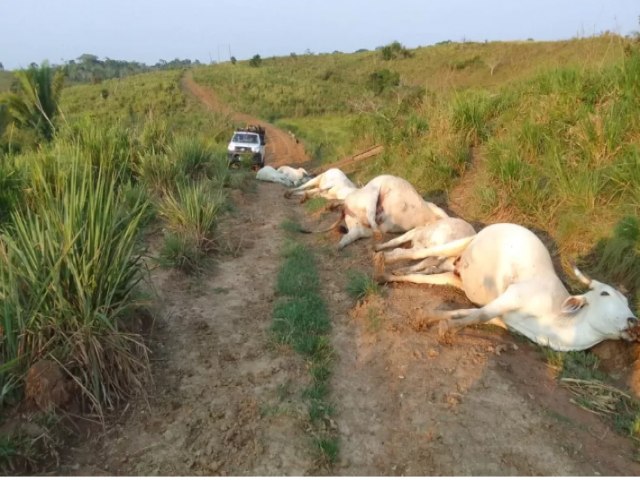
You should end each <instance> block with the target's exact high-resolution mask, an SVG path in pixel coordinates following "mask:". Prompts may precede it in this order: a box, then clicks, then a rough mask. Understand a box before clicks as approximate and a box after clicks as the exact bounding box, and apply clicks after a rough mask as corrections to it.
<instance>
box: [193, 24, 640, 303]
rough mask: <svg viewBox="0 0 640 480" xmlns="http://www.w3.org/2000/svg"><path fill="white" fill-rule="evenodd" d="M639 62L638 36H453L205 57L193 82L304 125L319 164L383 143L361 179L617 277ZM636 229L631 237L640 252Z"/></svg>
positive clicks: (632, 171)
mask: <svg viewBox="0 0 640 480" xmlns="http://www.w3.org/2000/svg"><path fill="white" fill-rule="evenodd" d="M639 61H640V47H639V46H638V44H637V42H636V41H634V40H633V39H628V38H621V37H618V36H615V35H603V36H599V37H592V38H583V39H574V40H570V41H563V42H509V43H507V42H488V43H446V44H442V45H436V46H431V47H424V48H417V49H414V50H411V51H410V55H408V56H398V57H397V58H395V59H392V60H384V59H383V56H382V55H381V52H380V51H369V52H360V53H355V54H351V55H345V54H333V55H304V56H291V57H283V58H273V59H266V60H264V62H263V64H262V66H260V67H257V68H256V67H252V66H250V65H249V64H248V63H246V62H239V63H237V64H236V65H232V64H222V65H216V66H213V67H205V68H202V69H199V70H198V71H197V72H196V74H195V78H196V80H198V81H199V82H201V83H203V84H205V85H209V86H211V87H213V88H215V90H216V92H218V94H219V95H220V96H221V97H223V98H224V99H225V100H226V101H228V102H229V103H231V104H232V105H234V106H235V107H236V108H238V109H241V110H243V111H248V112H251V113H254V114H256V115H260V116H262V117H263V118H265V119H269V120H274V121H276V122H277V123H278V124H280V125H282V126H283V127H286V128H288V129H289V130H291V131H293V132H295V133H296V135H297V136H298V137H299V138H300V139H301V141H303V142H305V144H306V146H307V147H308V150H309V152H310V153H311V154H312V155H313V156H314V158H315V159H316V160H317V161H320V162H331V161H334V160H336V159H339V158H340V157H342V156H345V155H347V154H349V153H355V152H357V151H358V150H360V149H362V148H366V147H368V146H371V145H373V144H383V145H384V146H385V151H384V154H383V155H381V156H379V157H377V158H376V159H375V160H374V161H372V162H369V163H367V164H366V166H364V168H361V169H360V170H359V171H358V172H357V173H356V174H355V175H356V178H357V179H358V180H359V181H366V180H368V179H370V178H371V177H372V176H374V175H377V174H380V173H392V174H396V175H400V176H402V177H405V178H408V179H411V182H412V183H413V184H414V185H415V186H416V187H417V188H418V189H419V190H421V191H422V192H423V193H424V194H425V196H427V197H429V198H433V199H437V200H439V201H440V200H441V201H444V202H452V204H451V207H452V208H454V210H455V211H456V212H457V213H458V214H459V215H461V216H464V217H465V218H467V219H470V220H476V221H480V222H485V223H490V222H495V221H513V222H518V223H522V224H524V225H526V226H529V227H531V228H534V229H536V230H538V231H541V232H544V233H545V234H547V236H548V237H549V238H553V239H554V240H555V241H556V245H555V246H554V252H555V253H560V254H562V256H563V258H565V259H566V258H568V257H578V258H582V259H583V262H584V263H585V268H586V269H587V270H589V271H591V272H595V273H601V274H604V276H605V277H607V278H606V280H614V279H615V280H619V279H620V278H619V277H620V276H616V275H612V271H613V270H616V269H623V265H621V264H619V265H617V266H615V267H613V268H610V269H609V270H608V272H604V271H603V270H602V269H597V268H596V267H597V265H596V264H595V263H594V261H593V260H594V253H597V252H598V251H600V250H601V249H602V248H604V245H605V244H606V243H607V242H613V243H616V242H617V240H616V239H615V238H613V236H614V233H613V232H614V227H615V226H616V225H618V224H620V222H623V223H625V222H627V223H629V222H631V223H633V222H635V221H636V220H635V219H637V216H638V213H639V211H640V210H639V209H640V198H639V197H638V192H640V178H639V177H638V172H639V171H640V169H639V168H638V167H639V166H640V159H639V157H638V153H639V150H638V146H637V145H638V140H639V138H640V125H639V123H638V118H640V117H639V115H638V114H639V113H640V107H639V105H640V103H639V102H638V100H639V91H638V81H637V80H638V75H640V70H639V67H640V64H639ZM466 173H469V176H467V177H466V178H467V180H466V182H463V181H462V179H463V177H464V176H465V174H466ZM619 230H620V229H619ZM636 230H637V229H636ZM636 230H634V229H633V228H631V229H626V231H627V234H628V235H627V237H628V238H626V240H625V242H626V244H627V247H626V248H627V251H629V252H630V251H633V252H635V253H634V255H637V252H638V251H639V250H640V237H638V236H637V235H636V236H634V235H633V232H635V231H636ZM623 243H624V242H623ZM631 246H632V248H631ZM610 248H612V247H610ZM613 277H615V278H613ZM639 287H640V284H638V283H636V282H635V281H634V282H633V283H632V284H628V285H627V288H629V289H630V290H631V291H637V289H638V288H639Z"/></svg>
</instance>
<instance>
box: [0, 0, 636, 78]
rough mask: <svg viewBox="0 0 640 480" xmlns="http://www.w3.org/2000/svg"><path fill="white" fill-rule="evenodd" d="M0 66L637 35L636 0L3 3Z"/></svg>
mask: <svg viewBox="0 0 640 480" xmlns="http://www.w3.org/2000/svg"><path fill="white" fill-rule="evenodd" d="M0 11H1V12H2V16H1V17H0V62H1V63H2V64H3V65H4V67H5V69H11V70H13V69H16V68H22V67H27V66H28V65H29V64H30V63H31V62H36V63H40V62H42V61H43V60H49V61H50V62H51V63H56V64H59V63H63V62H64V61H68V60H72V59H76V58H78V57H79V56H80V55H82V54H83V53H90V54H94V55H97V56H98V57H99V58H101V59H104V58H107V57H108V58H111V59H117V60H135V61H139V62H144V63H146V64H149V65H152V64H155V63H156V62H158V60H160V59H163V60H173V59H174V58H180V59H187V58H188V59H191V60H196V59H197V60H200V61H201V62H203V63H209V62H210V61H212V60H213V61H218V60H222V61H225V60H228V59H229V52H231V55H233V56H235V57H236V58H238V59H240V60H243V59H247V58H250V57H252V56H253V55H255V54H259V55H260V56H261V57H263V58H264V57H270V56H273V55H276V56H281V55H289V54H290V53H291V52H295V53H304V52H305V51H306V50H310V51H311V52H313V53H323V52H329V53H330V52H333V51H335V50H338V51H342V52H345V53H348V52H353V51H355V50H358V49H360V48H366V49H374V48H376V47H378V46H381V45H386V44H388V43H390V42H392V41H394V40H398V41H399V42H401V43H402V44H403V45H405V46H406V47H409V48H413V47H417V46H424V45H431V44H434V43H436V42H439V41H443V40H453V41H462V40H465V39H466V40H472V41H485V40H489V41H491V40H526V39H528V38H533V39H534V40H560V39H567V38H571V37H575V36H591V35H594V34H598V33H601V32H603V31H605V30H609V31H613V32H616V33H619V34H621V35H628V34H630V33H632V32H634V31H636V30H640V26H639V25H638V16H639V15H640V1H638V0H313V1H311V0H244V1H239V0H236V1H231V0H57V1H52V0H0Z"/></svg>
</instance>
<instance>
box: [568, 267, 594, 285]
mask: <svg viewBox="0 0 640 480" xmlns="http://www.w3.org/2000/svg"><path fill="white" fill-rule="evenodd" d="M570 264H571V269H572V270H573V274H574V275H575V276H576V278H577V279H578V280H580V281H581V282H582V283H584V284H585V285H586V286H589V285H591V282H592V280H591V278H590V277H589V276H588V275H585V274H584V273H582V272H581V271H580V270H579V269H578V267H576V264H575V263H573V262H570Z"/></svg>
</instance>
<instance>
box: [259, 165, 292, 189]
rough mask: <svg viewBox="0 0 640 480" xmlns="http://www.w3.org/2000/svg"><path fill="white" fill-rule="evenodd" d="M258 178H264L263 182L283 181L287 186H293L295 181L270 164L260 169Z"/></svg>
mask: <svg viewBox="0 0 640 480" xmlns="http://www.w3.org/2000/svg"><path fill="white" fill-rule="evenodd" d="M256 179H257V180H262V181H263V182H273V183H281V184H282V185H284V186H286V187H293V181H292V180H291V179H290V178H289V177H288V176H287V175H285V174H284V173H282V172H279V171H278V170H276V169H275V168H273V167H270V166H269V165H267V166H265V167H262V168H261V169H260V170H258V173H256Z"/></svg>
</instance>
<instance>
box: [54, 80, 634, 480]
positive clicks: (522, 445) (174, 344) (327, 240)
mask: <svg viewBox="0 0 640 480" xmlns="http://www.w3.org/2000/svg"><path fill="white" fill-rule="evenodd" d="M187 85H188V83H187ZM192 91H194V92H195V93H196V94H198V95H199V96H201V98H202V99H203V102H205V104H207V105H210V106H213V108H221V107H220V105H219V103H215V102H217V101H213V100H211V99H213V98H214V97H213V95H212V94H210V93H207V92H206V91H204V90H203V89H202V88H200V87H198V88H195V89H192ZM198 92H199V93H198ZM202 92H204V94H203V93H202ZM207 99H209V100H211V101H212V102H214V103H208V100H207ZM245 118H246V117H245ZM250 121H251V122H254V121H255V120H254V119H250ZM261 123H262V124H265V125H267V124H266V123H265V122H261ZM267 128H269V129H272V128H275V127H273V126H269V125H267ZM268 135H273V136H272V137H271V138H280V140H279V141H275V142H274V151H273V152H272V154H273V155H274V163H276V162H277V163H278V164H280V163H289V164H295V163H298V162H300V161H302V160H304V158H305V157H304V155H300V154H299V153H297V152H298V146H297V145H296V144H295V143H291V142H292V140H291V139H290V138H289V137H288V136H287V135H286V133H283V132H281V133H280V134H278V133H277V131H271V130H268ZM278 135H280V136H278ZM287 139H288V140H287ZM286 142H288V147H287V148H285V147H284V143H286ZM281 148H282V150H280V149H281ZM233 197H234V200H235V202H236V211H235V213H234V215H233V216H232V217H229V218H227V219H226V220H225V221H224V222H223V230H224V233H225V235H226V237H227V238H229V239H235V240H236V242H237V245H238V252H237V256H224V257H221V258H219V259H218V261H217V262H216V264H215V266H214V267H212V268H211V269H210V270H209V271H208V272H206V274H205V275H203V276H202V277H198V278H188V277H184V276H182V275H181V274H178V273H175V272H166V271H159V270H158V271H155V272H154V273H153V276H152V280H153V284H154V285H155V288H156V289H157V292H158V298H160V299H162V300H163V302H164V305H163V311H164V315H163V317H162V318H161V320H160V321H159V324H158V330H157V332H156V333H155V335H154V339H155V343H154V345H153V350H154V355H155V358H154V361H153V365H154V378H155V382H156V383H155V388H154V389H153V391H152V392H151V395H150V400H149V405H146V404H144V403H142V402H140V403H138V404H137V405H132V406H131V408H130V409H129V410H128V411H126V412H123V413H122V418H121V420H120V421H119V422H116V424H115V425H112V426H110V428H109V429H108V430H107V431H106V432H105V433H104V434H103V435H101V436H98V437H95V436H94V437H93V438H91V439H88V440H87V441H83V442H80V443H79V444H78V445H77V446H76V447H75V448H74V450H73V451H71V452H69V454H68V455H67V456H65V458H63V465H62V467H61V470H60V472H61V473H65V474H82V475H96V474H101V473H102V474H104V473H108V474H113V475H123V474H126V475H154V474H155V475H287V476H289V475H311V474H325V473H331V474H333V475H600V474H601V475H639V474H640V467H639V464H638V463H636V462H635V461H634V460H633V458H632V457H633V455H634V449H635V448H636V447H635V446H634V445H633V444H632V443H631V441H629V440H628V439H627V438H624V437H622V436H620V435H618V434H617V433H615V432H614V431H613V430H612V428H611V427H609V426H608V424H607V423H606V422H604V421H602V420H601V419H600V418H598V417H596V416H595V415H593V414H590V413H588V412H585V411H584V410H581V409H580V408H578V407H576V406H575V405H573V404H572V403H570V397H569V395H568V393H567V392H566V391H565V390H564V389H562V388H561V387H558V386H557V385H556V382H555V380H554V379H553V375H552V372H551V371H550V370H549V368H548V367H547V366H546V364H545V363H544V361H543V360H542V358H541V354H540V353H539V350H538V349H537V348H535V347H532V346H530V345H529V344H528V343H526V342H523V341H521V340H518V339H517V338H516V337H514V336H511V335H509V334H507V333H504V332H496V331H494V330H491V329H487V328H475V329H474V328H468V329H465V330H464V331H463V332H462V333H461V334H459V335H458V336H457V337H455V339H454V341H453V344H452V345H442V344H440V343H439V342H438V341H437V338H436V334H435V332H433V331H430V330H425V329H424V328H423V327H422V325H421V322H420V321H419V315H417V314H418V313H419V311H420V309H421V308H422V307H427V308H430V309H433V308H438V307H442V306H444V305H466V300H465V298H464V297H463V296H462V295H461V294H460V293H458V292H456V291H454V290H451V289H445V288H436V287H426V286H400V287H389V288H385V289H384V291H383V295H380V296H374V297H370V298H369V299H368V300H366V301H364V302H362V303H360V304H356V303H355V302H354V301H353V300H351V299H350V298H349V297H348V295H347V294H346V293H345V292H346V284H347V275H346V272H347V271H349V270H359V271H363V272H370V271H371V252H370V245H369V244H368V243H367V242H358V243H356V244H354V245H352V246H350V247H348V248H347V249H346V250H345V251H343V252H340V253H338V252H336V251H335V249H334V248H333V245H334V244H335V242H336V238H335V237H333V236H332V235H331V234H326V235H323V236H303V235H298V238H297V240H298V241H301V242H305V243H306V244H308V245H309V246H310V247H311V249H312V250H313V251H314V252H315V255H316V257H317V260H318V263H319V265H320V275H321V280H322V289H323V295H324V297H325V298H326V300H327V303H328V304H329V308H330V313H331V317H332V325H333V328H332V334H331V340H332V346H333V348H334V349H335V351H336V359H335V364H334V369H333V372H332V380H331V387H332V391H331V399H332V403H333V405H334V407H335V415H334V420H335V423H336V425H337V429H338V432H339V435H340V458H339V460H338V463H337V464H336V465H335V466H334V467H333V468H332V469H331V470H327V469H325V468H324V467H323V466H322V465H319V464H317V463H316V461H315V460H314V455H313V449H312V448H311V439H310V437H309V432H308V430H309V429H308V424H307V420H306V411H305V407H304V405H303V400H302V395H301V392H302V390H303V389H304V387H305V385H307V384H308V382H309V377H308V373H307V371H306V365H305V364H304V363H303V361H302V360H301V358H300V357H298V356H297V355H296V354H294V353H292V352H291V351H289V350H288V349H283V348H277V347H274V346H273V345H271V344H270V342H269V340H268V335H267V333H266V329H267V328H268V326H269V324H270V322H271V311H272V306H273V303H272V302H273V299H274V298H273V292H274V284H275V277H276V272H277V271H278V268H279V266H280V263H281V259H280V257H279V251H280V249H281V247H282V245H283V242H284V241H285V234H284V232H283V230H282V229H281V228H280V227H279V225H280V224H281V222H282V221H283V220H284V219H286V218H291V217H293V218H296V219H298V220H300V221H301V222H319V221H322V222H323V223H326V222H328V221H329V220H328V218H323V219H320V218H314V217H311V216H309V215H306V214H305V213H304V212H303V210H302V208H301V207H300V206H299V205H297V204H296V203H295V202H294V201H288V200H285V199H284V198H282V187H280V186H279V185H274V184H257V186H256V191H255V192H251V193H247V194H242V193H240V192H234V195H233ZM326 215H331V214H326Z"/></svg>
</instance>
